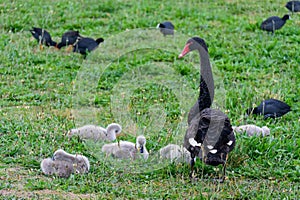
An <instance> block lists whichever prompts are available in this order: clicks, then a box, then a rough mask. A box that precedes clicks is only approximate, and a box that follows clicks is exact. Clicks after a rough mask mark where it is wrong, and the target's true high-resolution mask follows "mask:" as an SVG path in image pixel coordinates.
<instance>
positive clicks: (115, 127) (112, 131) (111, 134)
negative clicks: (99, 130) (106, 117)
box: [106, 123, 122, 141]
mask: <svg viewBox="0 0 300 200" xmlns="http://www.w3.org/2000/svg"><path fill="white" fill-rule="evenodd" d="M106 131H107V132H106V136H107V138H108V139H109V140H111V141H114V140H115V139H117V137H118V135H119V134H120V133H121V131H122V127H121V126H120V125H119V124H116V123H112V124H109V125H108V126H107V128H106Z"/></svg>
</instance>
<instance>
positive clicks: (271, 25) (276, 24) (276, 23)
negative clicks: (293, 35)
mask: <svg viewBox="0 0 300 200" xmlns="http://www.w3.org/2000/svg"><path fill="white" fill-rule="evenodd" d="M288 19H290V16H289V15H284V16H283V17H282V18H280V17H277V16H272V17H269V18H268V19H266V20H265V21H263V22H262V23H261V26H260V28H261V29H262V30H264V31H267V32H272V33H274V32H275V30H278V29H280V28H282V27H283V26H284V24H285V23H286V20H288Z"/></svg>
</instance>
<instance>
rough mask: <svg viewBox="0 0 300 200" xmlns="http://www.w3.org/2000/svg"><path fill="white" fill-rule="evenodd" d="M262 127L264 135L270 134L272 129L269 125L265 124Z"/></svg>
mask: <svg viewBox="0 0 300 200" xmlns="http://www.w3.org/2000/svg"><path fill="white" fill-rule="evenodd" d="M261 129H262V136H263V137H265V136H269V135H270V129H269V128H268V127H267V126H263V127H261Z"/></svg>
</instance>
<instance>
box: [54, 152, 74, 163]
mask: <svg viewBox="0 0 300 200" xmlns="http://www.w3.org/2000/svg"><path fill="white" fill-rule="evenodd" d="M52 159H53V160H65V161H70V162H72V161H73V160H74V157H73V156H72V155H71V154H69V153H67V152H65V151H64V150H62V149H58V150H57V151H55V152H54V154H53V157H52Z"/></svg>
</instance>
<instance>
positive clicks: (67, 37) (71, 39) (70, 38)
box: [57, 31, 82, 49]
mask: <svg viewBox="0 0 300 200" xmlns="http://www.w3.org/2000/svg"><path fill="white" fill-rule="evenodd" d="M80 38H82V37H81V36H80V35H79V31H67V32H65V33H64V34H63V35H62V38H61V42H60V43H59V44H58V45H57V48H59V49H60V48H62V47H64V46H67V45H73V44H74V43H75V42H76V41H77V40H79V39H80Z"/></svg>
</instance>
